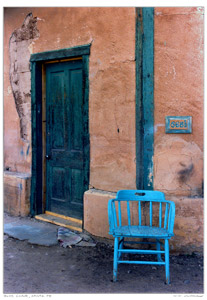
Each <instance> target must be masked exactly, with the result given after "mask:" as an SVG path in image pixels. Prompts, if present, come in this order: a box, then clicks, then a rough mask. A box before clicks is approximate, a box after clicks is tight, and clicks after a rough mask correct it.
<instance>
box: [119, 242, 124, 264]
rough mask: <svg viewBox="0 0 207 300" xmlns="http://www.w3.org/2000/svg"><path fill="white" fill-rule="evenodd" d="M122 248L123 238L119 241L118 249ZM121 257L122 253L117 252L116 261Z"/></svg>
mask: <svg viewBox="0 0 207 300" xmlns="http://www.w3.org/2000/svg"><path fill="white" fill-rule="evenodd" d="M123 246H124V238H120V241H119V249H123ZM121 256H122V253H121V252H119V253H118V259H121Z"/></svg>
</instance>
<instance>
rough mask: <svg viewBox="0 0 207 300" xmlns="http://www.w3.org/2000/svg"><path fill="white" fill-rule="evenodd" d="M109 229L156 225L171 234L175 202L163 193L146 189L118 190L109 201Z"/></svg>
mask: <svg viewBox="0 0 207 300" xmlns="http://www.w3.org/2000/svg"><path fill="white" fill-rule="evenodd" d="M108 216H109V225H110V231H113V229H114V228H116V227H117V226H124V225H127V226H132V225H137V226H151V227H152V226H156V227H159V228H164V229H167V230H168V232H169V233H170V234H173V227H174V218H175V204H174V202H172V201H168V200H165V196H164V193H162V192H159V191H148V190H120V191H118V192H117V196H116V198H115V199H112V200H110V201H109V204H108Z"/></svg>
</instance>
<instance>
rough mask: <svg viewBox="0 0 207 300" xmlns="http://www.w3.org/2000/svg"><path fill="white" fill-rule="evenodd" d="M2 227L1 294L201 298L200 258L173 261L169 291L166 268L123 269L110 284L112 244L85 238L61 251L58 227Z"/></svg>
mask: <svg viewBox="0 0 207 300" xmlns="http://www.w3.org/2000/svg"><path fill="white" fill-rule="evenodd" d="M4 224H5V232H7V233H6V234H5V235H4V293H5V294H7V293H11V294H20V293H21V294H24V293H25V294H45V293H47V294H63V293H66V294H70V293H127V294H128V293H140V294H148V293H153V294H165V293H168V294H202V293H203V259H202V257H199V256H196V255H192V256H189V255H188V256H185V255H179V256H174V255H171V256H170V270H171V284H170V285H169V286H167V285H166V284H165V283H164V281H165V271H164V267H163V266H156V267H155V266H150V265H142V266H140V265H126V264H122V265H120V266H119V268H118V281H117V282H116V283H114V282H112V268H113V243H112V241H110V240H106V239H100V238H96V237H91V236H90V235H88V234H86V235H85V236H83V237H84V239H83V238H82V242H84V243H82V246H81V244H80V245H79V246H78V243H77V244H76V245H72V246H70V247H67V248H64V247H62V246H61V245H60V244H59V242H58V240H57V232H58V229H59V226H56V225H53V224H49V223H42V222H40V221H37V220H35V219H30V218H16V217H11V216H8V215H5V217H4ZM32 228H33V230H31V229H32ZM32 231H33V232H32ZM25 233H26V234H27V237H25ZM14 235H16V236H14ZM38 235H39V237H38ZM12 236H13V237H12ZM87 237H88V241H86V239H87ZM92 241H93V242H92ZM87 243H88V244H87ZM94 244H95V245H94Z"/></svg>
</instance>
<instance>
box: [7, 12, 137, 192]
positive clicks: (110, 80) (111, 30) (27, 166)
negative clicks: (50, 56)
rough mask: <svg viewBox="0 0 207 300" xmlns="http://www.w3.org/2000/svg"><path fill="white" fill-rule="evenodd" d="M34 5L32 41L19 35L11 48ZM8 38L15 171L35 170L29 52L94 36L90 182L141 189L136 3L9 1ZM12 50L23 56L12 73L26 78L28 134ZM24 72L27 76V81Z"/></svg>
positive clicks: (10, 149)
mask: <svg viewBox="0 0 207 300" xmlns="http://www.w3.org/2000/svg"><path fill="white" fill-rule="evenodd" d="M30 12H32V14H33V18H32V20H31V22H30V21H27V22H26V23H31V25H32V26H30V25H28V30H26V33H27V32H28V31H32V34H30V35H28V36H26V40H25V39H24V40H23V39H22V40H21V39H18V38H16V40H15V37H14V38H13V39H12V42H11V43H10V44H11V46H12V47H13V48H14V49H13V48H12V50H11V46H10V49H9V38H10V36H11V34H12V33H13V32H14V31H15V30H16V31H17V29H18V30H19V28H21V26H22V24H23V21H24V18H25V17H26V16H27V14H28V13H30ZM35 17H37V19H36V20H34V18H35ZM126 20H127V22H126ZM36 23H37V24H36ZM24 26H25V27H26V26H27V24H26V25H24ZM34 27H35V28H34ZM19 31H22V29H21V30H19ZM19 31H18V34H19ZM18 34H16V35H17V36H18ZM22 36H23V38H24V35H22ZM4 38H5V40H4V44H5V58H4V59H5V61H4V66H5V69H4V76H5V78H4V80H5V84H4V88H5V102H4V106H5V119H4V122H5V132H6V133H7V134H6V135H5V167H6V168H7V169H8V168H9V170H10V171H15V172H28V173H30V172H31V147H30V146H31V134H30V130H31V128H30V126H31V124H30V123H31V122H30V116H31V112H30V111H31V108H30V101H31V100H30V94H29V93H30V92H29V90H30V86H29V80H30V77H28V76H30V73H29V72H28V71H29V69H28V68H29V64H28V61H29V58H30V54H32V53H37V52H43V51H48V50H57V49H62V48H70V47H74V46H78V45H84V44H89V43H91V55H90V63H89V80H90V87H89V99H90V101H89V120H90V121H89V130H90V152H91V161H90V185H91V187H95V188H97V189H102V190H109V191H116V190H118V189H121V188H135V181H136V178H135V176H136V172H135V167H136V166H135V133H134V128H135V102H134V99H135V51H134V45H135V9H134V8H64V9H63V8H57V7H55V8H8V9H5V36H4ZM126 41H127V43H126ZM9 50H10V57H12V59H13V60H14V61H15V59H17V61H18V62H19V64H17V66H16V68H17V70H16V69H15V67H13V70H12V75H13V73H14V72H15V75H16V74H17V75H18V79H19V81H20V83H19V89H20V93H21V94H22V98H23V102H24V105H22V104H21V107H20V111H21V112H22V115H23V118H22V119H23V120H25V122H26V125H25V128H24V131H25V136H26V138H24V137H25V136H23V137H21V130H22V125H24V124H21V128H20V121H21V118H20V117H19V116H18V114H17V111H16V108H15V103H14V99H13V95H12V90H11V84H10V81H9V66H10V62H9ZM18 53H22V56H21V57H20V56H18ZM25 68H26V71H25ZM25 74H27V75H28V76H27V78H26V84H25ZM10 76H11V75H10ZM13 77H14V75H13ZM15 80H16V77H15V79H14V80H13V81H15ZM25 94H26V95H27V98H26V97H25ZM126 116H128V117H126ZM22 123H23V122H22Z"/></svg>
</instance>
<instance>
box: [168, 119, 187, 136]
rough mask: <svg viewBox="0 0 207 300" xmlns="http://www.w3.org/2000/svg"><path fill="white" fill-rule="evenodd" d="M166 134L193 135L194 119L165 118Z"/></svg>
mask: <svg viewBox="0 0 207 300" xmlns="http://www.w3.org/2000/svg"><path fill="white" fill-rule="evenodd" d="M165 132H166V133H192V117H190V116H187V117H177V116H174V117H172V116H167V117H165Z"/></svg>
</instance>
